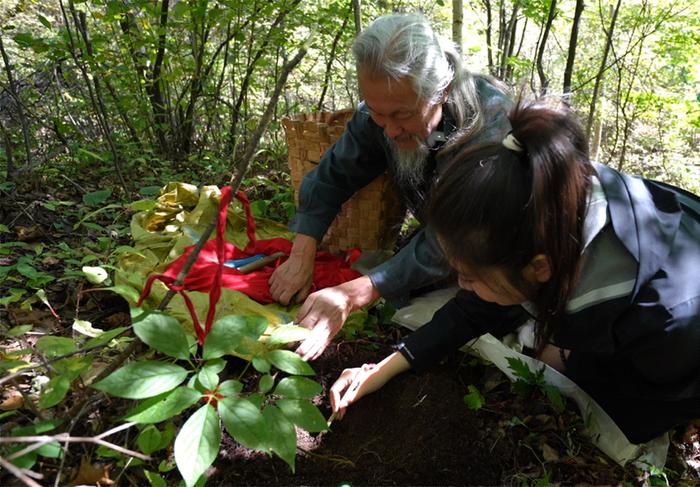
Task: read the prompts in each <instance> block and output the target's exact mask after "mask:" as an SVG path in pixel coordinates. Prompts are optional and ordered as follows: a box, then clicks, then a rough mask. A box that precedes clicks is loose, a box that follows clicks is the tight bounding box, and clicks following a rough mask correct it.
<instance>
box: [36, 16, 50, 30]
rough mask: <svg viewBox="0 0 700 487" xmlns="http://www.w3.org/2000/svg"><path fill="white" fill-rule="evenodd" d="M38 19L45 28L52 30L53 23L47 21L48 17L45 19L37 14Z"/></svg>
mask: <svg viewBox="0 0 700 487" xmlns="http://www.w3.org/2000/svg"><path fill="white" fill-rule="evenodd" d="M37 18H38V19H39V22H41V23H42V25H43V26H44V27H46V28H49V29H50V28H51V22H49V19H47V18H46V17H44V16H43V15H41V14H37Z"/></svg>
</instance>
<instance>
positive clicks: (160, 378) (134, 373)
mask: <svg viewBox="0 0 700 487" xmlns="http://www.w3.org/2000/svg"><path fill="white" fill-rule="evenodd" d="M186 378H187V370H185V369H184V368H182V367H180V366H179V365H175V364H164V363H162V362H156V361H150V360H144V361H141V362H133V363H131V364H128V365H125V366H124V367H122V368H120V369H117V370H115V371H114V372H112V373H111V374H110V375H109V376H107V377H106V378H104V379H103V380H101V381H100V382H98V383H97V384H93V385H92V387H94V388H95V389H98V390H100V391H103V392H106V393H108V394H111V395H112V396H116V397H123V398H127V399H144V398H147V397H153V396H157V395H158V394H161V393H163V392H167V391H169V390H171V389H173V388H175V387H177V386H178V385H179V384H180V383H182V381H184V380H185V379H186Z"/></svg>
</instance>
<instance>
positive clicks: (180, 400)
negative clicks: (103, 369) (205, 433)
mask: <svg viewBox="0 0 700 487" xmlns="http://www.w3.org/2000/svg"><path fill="white" fill-rule="evenodd" d="M201 397H202V393H201V392H199V391H197V390H195V389H191V388H189V387H177V388H175V389H173V390H172V391H168V392H165V393H163V394H160V395H158V396H156V397H152V398H150V399H146V400H145V401H143V402H142V403H141V404H139V405H138V406H137V407H136V408H135V409H133V410H132V411H130V412H129V413H127V415H126V417H125V418H124V420H125V421H131V422H134V423H160V422H161V421H165V420H166V419H169V418H172V417H173V416H176V415H178V414H180V413H181V412H182V411H184V410H185V409H187V408H189V407H190V406H192V405H193V404H195V403H196V402H197V401H199V400H200V399H201Z"/></svg>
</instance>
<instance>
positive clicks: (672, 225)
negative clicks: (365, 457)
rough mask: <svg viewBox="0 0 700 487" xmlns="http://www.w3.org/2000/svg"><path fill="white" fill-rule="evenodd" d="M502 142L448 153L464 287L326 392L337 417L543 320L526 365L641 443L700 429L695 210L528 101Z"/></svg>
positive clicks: (436, 223)
mask: <svg viewBox="0 0 700 487" xmlns="http://www.w3.org/2000/svg"><path fill="white" fill-rule="evenodd" d="M509 118H510V122H511V125H512V127H513V130H512V132H511V133H510V134H509V135H508V136H507V137H506V138H505V139H504V140H503V141H502V143H501V144H489V145H484V146H480V147H477V148H474V147H466V148H464V149H462V150H461V151H460V149H457V151H456V152H453V154H454V156H453V157H452V165H451V167H450V169H449V171H447V172H446V173H445V174H447V175H449V176H448V177H444V178H442V179H441V180H440V181H439V183H438V184H437V187H436V188H435V192H434V194H433V197H432V200H431V201H432V203H431V206H430V208H429V218H428V221H429V222H431V223H430V224H431V227H432V229H433V230H434V231H435V233H436V235H437V236H438V241H439V242H440V245H441V247H442V249H443V251H444V252H445V255H446V256H447V257H448V259H449V260H450V262H451V264H452V266H453V267H454V268H455V269H456V270H457V272H458V273H459V284H460V287H461V288H462V290H461V291H460V292H459V293H458V295H457V296H456V297H455V298H454V299H453V300H452V301H450V302H448V303H447V304H446V305H445V306H444V307H443V308H442V309H440V310H439V311H438V312H437V313H435V316H434V317H433V319H432V320H431V321H430V322H429V323H428V324H426V325H425V326H423V327H422V328H420V329H419V330H417V331H416V332H415V333H413V334H412V335H410V336H409V337H408V338H407V339H406V340H405V341H404V342H403V343H401V344H399V346H398V351H397V352H395V353H393V354H391V355H390V356H389V357H387V358H386V359H384V360H383V361H382V362H380V363H379V364H377V365H373V364H372V365H364V366H362V367H361V368H356V369H348V370H346V371H344V372H343V374H342V375H341V377H340V378H339V379H338V381H336V383H335V384H334V385H333V387H332V388H331V403H332V407H333V410H334V412H336V414H337V415H338V416H339V417H342V415H343V414H344V412H345V409H346V408H347V406H348V405H350V404H352V403H353V402H354V401H355V400H357V399H358V398H359V397H361V396H362V395H364V394H367V393H369V392H372V391H374V390H376V389H378V388H379V387H381V386H382V385H383V384H384V383H386V381H387V380H389V379H390V378H391V377H393V376H394V375H396V374H398V373H400V372H402V371H404V370H408V369H409V368H413V369H414V370H416V371H421V370H424V369H425V368H427V367H428V366H429V365H431V364H433V363H435V362H437V361H438V360H440V359H441V358H442V357H443V356H444V355H446V354H448V353H450V352H452V351H454V350H456V349H457V348H459V347H461V346H462V345H464V344H465V343H467V342H468V341H470V340H472V339H474V338H477V337H478V336H480V335H482V334H484V333H491V334H492V335H494V336H496V337H499V338H500V337H502V336H504V335H505V334H507V333H510V332H512V331H515V330H516V329H518V328H519V327H521V326H523V325H524V324H525V323H526V322H528V320H531V319H533V320H534V330H535V334H534V341H533V343H532V349H533V353H534V354H536V355H537V356H538V358H540V359H541V360H543V361H544V362H546V363H548V364H549V365H551V366H553V367H554V368H556V369H558V370H560V371H561V372H563V373H565V374H566V375H567V376H569V377H570V378H571V379H572V380H574V381H575V382H576V383H577V384H578V385H579V386H581V387H582V388H583V389H584V390H586V391H587V392H588V393H589V394H590V395H591V396H592V397H593V398H594V399H595V400H596V401H597V402H598V403H599V404H600V405H601V406H602V407H603V408H604V409H605V410H606V411H607V412H608V414H609V415H610V416H611V417H612V418H613V420H615V422H616V423H617V424H618V425H619V426H620V428H621V429H622V431H623V432H624V433H625V434H626V436H627V437H628V439H629V440H630V441H631V442H632V443H642V442H646V441H648V440H651V439H653V438H655V437H656V436H658V435H660V434H661V433H663V432H665V431H667V430H669V429H671V428H673V427H676V426H678V425H681V424H683V423H685V422H687V421H689V420H692V419H694V418H699V417H700V277H698V276H700V200H699V199H698V198H697V197H695V196H693V195H691V194H690V193H687V192H685V191H683V190H680V189H677V188H673V187H670V186H667V185H663V184H660V183H655V182H652V181H647V180H643V179H640V178H636V177H630V176H627V175H624V174H621V173H618V172H617V171H614V170H613V169H610V168H608V167H606V166H603V165H601V164H596V163H592V162H591V161H590V160H589V159H588V147H587V142H586V137H585V134H584V133H583V131H582V129H581V127H580V125H579V124H578V123H577V122H576V121H575V119H574V117H573V116H572V114H571V113H570V112H569V111H568V110H567V109H566V108H565V107H563V106H561V105H554V104H552V103H548V102H546V101H535V102H523V101H521V102H519V103H518V104H517V105H516V107H515V108H514V109H513V110H512V111H511V113H510V115H509Z"/></svg>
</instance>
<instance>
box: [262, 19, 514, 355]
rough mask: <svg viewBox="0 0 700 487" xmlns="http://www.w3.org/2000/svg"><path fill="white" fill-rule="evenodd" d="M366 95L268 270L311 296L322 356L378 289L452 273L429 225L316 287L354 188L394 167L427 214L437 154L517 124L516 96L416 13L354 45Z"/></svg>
mask: <svg viewBox="0 0 700 487" xmlns="http://www.w3.org/2000/svg"><path fill="white" fill-rule="evenodd" d="M353 54H354V55H355V59H356V65H357V73H358V82H359V87H360V91H361V93H362V96H363V98H364V101H363V102H362V103H360V105H359V106H358V108H357V110H356V111H355V113H354V115H353V117H352V119H351V120H350V121H349V122H348V124H347V127H346V130H345V133H344V134H343V136H342V137H341V138H340V139H339V140H338V141H337V142H336V143H335V144H334V145H333V146H332V147H331V148H330V149H329V150H328V151H327V152H326V153H325V154H324V156H323V158H322V159H321V162H320V164H319V165H318V167H317V168H316V169H314V170H313V171H311V172H310V173H309V174H308V175H307V176H306V177H305V178H304V180H303V182H302V184H301V188H300V193H299V209H298V213H297V216H296V217H295V219H294V221H293V222H292V223H291V225H290V227H291V229H292V230H294V231H295V232H297V234H296V237H295V239H294V245H293V248H292V252H291V254H290V257H289V259H288V260H287V261H286V262H285V263H284V264H282V265H281V266H280V267H279V268H278V269H277V270H276V271H275V273H274V274H273V275H272V277H271V278H270V291H271V293H272V296H273V297H274V298H275V299H276V300H278V301H279V302H281V303H283V304H287V303H289V302H290V301H291V300H293V299H295V300H296V301H297V302H301V300H303V299H304V298H306V301H305V302H304V304H303V305H302V307H301V309H300V310H299V313H298V316H297V321H298V323H300V324H301V325H303V326H306V327H308V328H312V329H313V331H312V333H311V334H310V336H309V338H307V339H306V340H304V342H303V343H302V344H301V345H300V346H299V348H298V350H297V352H298V353H299V354H300V355H301V356H302V357H303V358H304V359H307V360H310V359H314V358H316V357H318V356H319V355H320V354H321V353H322V352H323V350H324V349H325V348H326V346H327V345H328V344H329V343H330V341H331V339H332V338H333V337H334V336H335V335H336V333H338V331H339V330H340V328H341V327H342V326H343V324H344V322H345V320H346V319H347V317H348V315H349V314H350V313H351V312H352V311H354V310H356V309H359V308H361V307H363V306H366V305H368V304H370V303H372V302H374V301H376V300H377V299H379V298H380V297H384V298H387V299H390V300H393V301H396V302H401V301H405V299H406V298H407V297H408V293H409V292H410V291H412V290H416V289H419V288H422V287H425V286H427V285H430V284H433V283H435V282H438V281H440V280H443V279H445V278H446V277H448V276H449V275H450V273H451V271H450V267H449V265H448V263H447V262H446V260H445V258H444V257H443V255H442V253H441V251H440V249H439V247H438V244H437V242H436V240H435V237H434V235H432V234H431V233H430V232H429V231H426V230H425V229H421V230H420V231H419V232H417V233H416V234H415V235H414V236H413V238H412V239H411V240H410V242H409V243H408V244H407V245H406V246H405V247H403V248H402V249H401V250H400V251H399V252H398V253H397V254H396V255H394V256H393V257H392V258H391V259H389V260H388V261H386V262H385V263H383V264H381V265H379V266H378V267H376V268H374V269H373V270H371V271H370V272H369V273H368V274H366V275H365V276H363V277H360V278H358V279H355V280H353V281H349V282H346V283H344V284H342V285H339V286H336V287H332V288H326V289H322V290H320V291H317V292H315V293H313V294H311V295H309V296H308V298H307V295H308V293H309V290H310V287H311V280H312V276H313V268H314V257H315V254H316V248H317V244H318V242H320V241H321V239H322V237H323V235H324V234H325V232H326V230H327V229H328V227H329V226H330V224H331V223H332V222H333V219H334V218H335V216H336V215H337V213H338V212H339V211H340V208H341V206H342V204H343V203H344V202H345V201H347V200H348V199H349V198H350V197H351V196H352V195H353V194H354V193H355V192H356V191H358V190H359V189H361V188H362V187H364V186H365V185H366V184H368V183H369V182H371V181H372V180H373V179H374V178H376V177H377V176H379V175H381V174H382V173H384V172H385V171H386V170H388V171H389V173H390V174H391V175H392V177H393V178H394V180H395V182H396V185H397V188H398V189H399V192H400V194H401V196H402V198H403V201H404V202H405V204H406V206H407V208H408V209H409V210H410V211H411V212H412V213H413V215H414V216H415V217H416V218H417V219H418V221H419V222H421V223H424V222H423V221H422V220H423V209H424V206H425V202H426V200H427V199H428V198H429V196H430V189H431V186H432V184H433V182H434V181H435V179H436V177H437V176H438V175H439V174H440V173H441V170H442V169H443V168H442V167H441V164H440V160H439V158H438V157H436V155H437V154H438V152H439V151H440V149H442V148H443V147H445V148H449V147H450V146H451V145H453V144H454V143H459V144H460V145H463V144H477V143H482V142H486V141H497V140H502V139H503V137H504V136H505V134H506V133H507V132H508V130H510V125H509V123H508V119H507V117H506V113H507V111H508V109H509V108H510V105H511V102H510V100H509V98H508V97H507V96H506V95H505V94H504V93H503V92H502V91H501V90H500V89H499V88H497V86H496V85H495V84H494V82H493V81H490V80H488V79H487V78H485V77H481V76H473V75H471V74H470V73H469V72H468V71H467V70H466V69H465V68H463V67H462V61H461V59H460V55H459V52H458V51H457V49H456V48H455V46H454V45H453V44H451V43H449V42H446V41H444V40H440V39H439V38H438V37H437V36H436V34H435V33H434V32H433V30H432V28H431V27H430V25H429V24H428V22H427V21H426V19H425V18H424V17H423V16H421V15H417V14H392V15H386V16H383V17H379V18H378V19H376V20H375V21H374V22H372V24H370V26H369V27H367V29H366V30H364V31H363V32H362V33H361V34H360V35H359V36H358V37H357V39H356V40H355V43H354V45H353Z"/></svg>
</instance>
